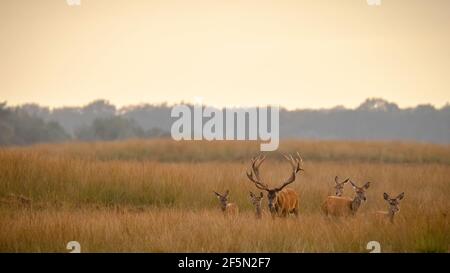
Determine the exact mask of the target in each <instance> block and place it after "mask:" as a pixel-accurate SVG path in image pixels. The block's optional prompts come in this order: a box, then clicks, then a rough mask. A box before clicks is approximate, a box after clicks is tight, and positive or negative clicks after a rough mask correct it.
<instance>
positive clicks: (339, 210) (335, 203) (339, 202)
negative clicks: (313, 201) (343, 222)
mask: <svg viewBox="0 0 450 273" xmlns="http://www.w3.org/2000/svg"><path fill="white" fill-rule="evenodd" d="M352 201H353V200H352V199H351V198H348V197H338V196H328V197H327V199H326V200H325V202H324V203H323V204H322V210H323V212H324V213H325V214H326V215H333V216H349V215H352V209H351V204H352Z"/></svg>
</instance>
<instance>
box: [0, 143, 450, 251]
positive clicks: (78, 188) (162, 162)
mask: <svg viewBox="0 0 450 273" xmlns="http://www.w3.org/2000/svg"><path fill="white" fill-rule="evenodd" d="M296 151H298V152H300V154H301V155H302V157H303V160H304V163H303V168H304V169H305V172H303V173H301V174H300V175H299V176H298V177H297V179H296V181H295V182H294V183H293V184H291V185H290V186H289V187H291V188H293V189H295V190H296V191H297V192H298V193H299V195H300V215H299V217H298V218H296V217H293V216H291V217H288V218H275V219H272V217H270V216H269V215H268V214H267V213H265V214H264V215H263V218H262V219H256V217H255V214H254V208H253V206H252V204H251V203H250V201H249V191H253V192H255V193H256V192H259V190H257V189H256V188H255V186H254V184H252V183H251V182H250V181H249V180H248V179H247V177H246V171H247V170H248V169H249V166H250V159H251V157H252V156H255V155H257V154H258V152H259V143H256V142H236V141H229V142H226V141H223V142H198V141H187V142H175V141H172V140H168V139H160V140H127V141H120V142H92V143H83V142H79V143H78V142H69V143H61V144H40V145H34V146H26V147H8V148H5V147H4V148H0V252H68V250H67V249H66V244H67V242H69V241H73V240H75V241H78V242H80V244H81V250H82V252H368V250H367V249H366V245H367V243H368V242H369V241H378V242H380V244H381V251H383V252H448V251H449V249H450V221H449V215H448V213H449V211H450V203H449V201H448V197H449V195H450V179H449V176H450V146H448V145H447V146H445V145H432V144H419V143H406V142H352V141H306V140H305V141H298V140H286V141H283V142H282V143H281V145H280V149H279V152H272V153H269V154H267V156H268V159H267V160H266V162H265V163H264V164H263V165H262V166H261V175H262V177H263V179H264V181H266V182H267V183H268V184H269V185H272V186H276V185H279V184H281V181H282V180H283V179H285V178H286V177H287V176H288V175H289V164H288V163H287V162H286V161H285V160H284V159H283V157H282V156H281V153H293V152H296ZM336 175H337V176H339V177H340V178H346V177H350V178H351V179H352V181H354V182H355V183H356V184H359V185H362V184H364V183H365V182H368V181H370V182H371V186H370V188H369V189H368V190H367V202H366V203H364V204H363V205H362V207H361V209H360V210H359V211H358V214H357V215H356V216H355V217H346V218H333V217H326V216H324V214H323V213H322V211H321V209H320V207H321V204H322V203H323V201H324V200H325V198H326V197H327V196H328V195H332V194H333V193H334V189H333V185H334V177H335V176H336ZM227 189H228V190H230V199H231V201H232V202H235V203H236V204H237V205H238V206H239V208H240V213H239V215H238V216H236V217H225V216H224V215H223V214H222V212H221V211H220V208H219V202H218V200H217V198H216V197H215V195H214V193H213V191H218V192H224V191H225V190H227ZM383 192H387V193H389V194H391V195H397V194H399V193H400V192H405V198H404V199H403V200H402V201H401V204H400V207H401V210H400V212H399V213H398V215H396V219H395V222H394V223H390V222H387V221H377V220H375V218H374V217H373V215H372V213H373V212H375V211H377V210H387V208H388V206H387V203H386V201H384V200H383ZM344 195H345V196H350V197H351V196H353V190H352V188H351V187H350V186H349V185H347V186H346V188H345V193H344ZM263 205H264V209H265V210H266V211H267V199H265V200H264V202H263Z"/></svg>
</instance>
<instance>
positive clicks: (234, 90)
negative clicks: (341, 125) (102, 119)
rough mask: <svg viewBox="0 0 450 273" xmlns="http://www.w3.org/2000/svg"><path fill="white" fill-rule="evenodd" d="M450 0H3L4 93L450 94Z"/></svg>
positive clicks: (312, 98)
mask: <svg viewBox="0 0 450 273" xmlns="http://www.w3.org/2000/svg"><path fill="white" fill-rule="evenodd" d="M449 95H450V1H448V0H431V1H424V0H382V4H381V6H376V7H373V6H369V5H367V3H366V0H335V1H332V0H328V1H326V0H310V1H298V0H297V1H280V0H279V1H232V0H224V1H214V0H205V1H169V0H164V1H144V0H142V1H138V0H134V1H133V0H128V1H125V0H122V1H119V0H81V6H75V7H70V6H68V5H67V4H66V0H39V1H36V0H28V1H26V0H1V1H0V101H4V100H6V101H8V104H12V105H16V104H22V103H27V102H37V103H40V104H42V105H48V106H62V105H84V104H87V103H89V102H91V101H92V100H94V99H100V98H102V99H107V100H110V101H111V102H112V103H114V104H116V105H118V106H123V105H128V104H138V103H143V102H148V103H158V102H169V103H175V102H180V101H182V100H184V101H192V100H193V99H194V98H195V97H203V98H204V102H205V103H206V104H210V105H216V106H244V105H245V106H253V105H265V104H279V105H282V106H285V107H287V108H321V107H332V106H336V105H345V106H347V107H355V106H357V105H359V104H360V103H361V102H362V101H363V100H364V99H366V98H368V97H382V98H385V99H388V100H390V101H393V102H396V103H398V104H399V105H400V106H402V107H407V106H414V105H417V104H421V103H432V104H434V105H436V106H437V107H441V106H442V105H444V104H445V103H446V102H448V101H450V99H449V98H450V96H449Z"/></svg>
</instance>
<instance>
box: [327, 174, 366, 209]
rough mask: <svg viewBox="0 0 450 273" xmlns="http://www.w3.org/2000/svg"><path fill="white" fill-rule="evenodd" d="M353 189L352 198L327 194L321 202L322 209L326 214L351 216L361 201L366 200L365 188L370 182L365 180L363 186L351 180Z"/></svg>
mask: <svg viewBox="0 0 450 273" xmlns="http://www.w3.org/2000/svg"><path fill="white" fill-rule="evenodd" d="M350 183H351V184H352V185H353V190H354V191H355V193H356V195H355V197H354V198H353V199H351V198H348V197H340V196H328V197H327V199H326V200H325V202H324V203H323V204H322V210H323V212H324V213H325V214H326V215H332V216H351V215H355V214H356V212H357V211H358V209H359V207H360V206H361V204H362V201H366V194H365V191H366V189H368V188H369V185H370V182H367V183H366V184H365V185H364V186H362V187H358V186H356V185H355V184H354V183H353V182H352V181H350Z"/></svg>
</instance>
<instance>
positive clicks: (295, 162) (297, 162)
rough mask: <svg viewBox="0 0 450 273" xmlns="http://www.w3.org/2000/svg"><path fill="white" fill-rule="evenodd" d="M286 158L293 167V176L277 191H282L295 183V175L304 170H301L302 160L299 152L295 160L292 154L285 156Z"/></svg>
mask: <svg viewBox="0 0 450 273" xmlns="http://www.w3.org/2000/svg"><path fill="white" fill-rule="evenodd" d="M283 156H284V158H286V159H287V160H288V161H289V163H290V164H291V166H292V172H291V175H290V176H289V178H288V179H287V180H286V182H284V183H283V185H281V186H280V187H278V188H277V191H280V190H282V189H283V188H284V187H286V186H287V185H289V184H291V183H292V182H294V181H295V175H296V174H297V172H298V171H300V170H302V168H300V162H302V161H303V160H302V158H301V156H300V154H299V153H298V152H297V156H298V158H294V157H293V156H292V155H291V154H289V155H285V154H283Z"/></svg>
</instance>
